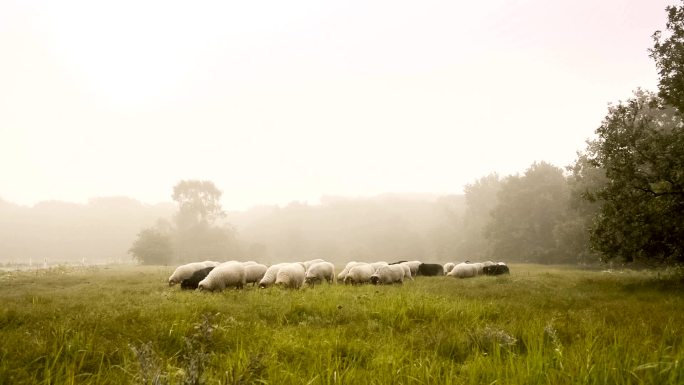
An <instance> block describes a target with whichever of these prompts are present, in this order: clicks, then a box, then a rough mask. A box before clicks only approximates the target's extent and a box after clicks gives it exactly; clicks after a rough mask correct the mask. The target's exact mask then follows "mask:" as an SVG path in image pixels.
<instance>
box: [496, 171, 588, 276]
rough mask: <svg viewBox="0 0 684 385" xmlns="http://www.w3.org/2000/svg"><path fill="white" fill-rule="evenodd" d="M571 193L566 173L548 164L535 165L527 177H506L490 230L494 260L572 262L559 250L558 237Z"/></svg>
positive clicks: (525, 175) (526, 172) (526, 173)
mask: <svg viewBox="0 0 684 385" xmlns="http://www.w3.org/2000/svg"><path fill="white" fill-rule="evenodd" d="M569 194H570V192H569V188H568V184H567V182H566V179H565V176H564V175H563V170H562V169H560V168H558V167H555V166H553V165H551V164H549V163H546V162H540V163H534V164H532V166H530V167H529V168H528V169H527V170H526V171H525V174H524V175H523V176H518V175H515V176H510V177H508V178H506V179H505V180H504V182H503V185H502V186H501V190H500V191H499V193H498V204H497V206H496V207H495V208H494V209H493V210H492V214H491V215H492V218H491V221H490V223H489V224H488V225H487V227H486V231H487V236H488V238H489V239H490V240H491V243H492V257H493V258H495V259H499V260H505V261H520V262H539V263H558V262H569V261H568V260H567V259H568V258H569V257H570V256H568V255H567V254H566V253H565V252H563V250H561V249H559V247H558V242H557V239H556V237H555V234H554V231H555V230H556V228H557V226H558V225H559V224H562V223H564V221H565V220H566V217H567V212H568V204H569V203H568V202H569ZM572 261H573V262H574V259H573V260H572Z"/></svg>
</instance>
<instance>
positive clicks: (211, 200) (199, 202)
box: [172, 180, 226, 228]
mask: <svg viewBox="0 0 684 385" xmlns="http://www.w3.org/2000/svg"><path fill="white" fill-rule="evenodd" d="M221 195H222V193H221V190H219V189H218V188H216V186H215V185H214V183H213V182H211V181H206V180H182V181H180V182H178V183H177V184H176V185H175V186H173V195H172V198H173V200H174V201H176V203H178V214H177V215H176V222H177V225H178V227H179V228H189V227H193V226H196V225H200V224H202V225H213V224H214V222H215V221H216V220H217V219H222V218H224V217H225V215H226V214H225V212H224V211H223V209H222V208H221Z"/></svg>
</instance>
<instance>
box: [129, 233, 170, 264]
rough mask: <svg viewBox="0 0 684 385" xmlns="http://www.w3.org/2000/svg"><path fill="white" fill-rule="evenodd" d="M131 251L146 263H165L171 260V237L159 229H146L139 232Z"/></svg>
mask: <svg viewBox="0 0 684 385" xmlns="http://www.w3.org/2000/svg"><path fill="white" fill-rule="evenodd" d="M129 253H130V254H131V255H133V258H135V259H136V260H138V262H140V263H142V264H144V265H165V264H168V263H169V262H170V261H171V258H172V256H173V249H172V247H171V239H170V238H169V236H168V235H167V234H163V233H162V232H160V231H159V230H158V229H155V228H149V229H144V230H142V231H141V232H140V233H138V237H137V239H136V240H135V241H134V242H133V246H131V248H130V250H129Z"/></svg>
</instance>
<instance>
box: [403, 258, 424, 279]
mask: <svg viewBox="0 0 684 385" xmlns="http://www.w3.org/2000/svg"><path fill="white" fill-rule="evenodd" d="M406 263H407V264H408V265H409V267H410V268H411V276H412V277H415V276H416V275H418V266H420V264H421V262H420V261H408V262H406Z"/></svg>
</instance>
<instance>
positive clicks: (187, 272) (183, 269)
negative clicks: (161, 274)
mask: <svg viewBox="0 0 684 385" xmlns="http://www.w3.org/2000/svg"><path fill="white" fill-rule="evenodd" d="M218 265H219V263H218V262H214V261H204V262H192V263H186V264H185V265H181V266H178V267H177V268H176V270H174V272H173V274H171V276H170V277H169V286H173V285H175V284H177V283H180V282H182V281H183V280H184V279H188V278H190V277H191V276H192V273H194V272H196V271H197V270H201V269H204V268H205V267H216V266H218Z"/></svg>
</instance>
